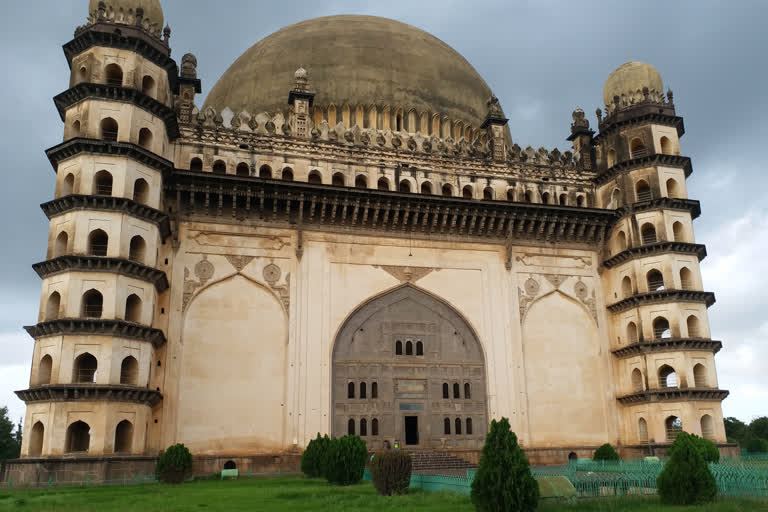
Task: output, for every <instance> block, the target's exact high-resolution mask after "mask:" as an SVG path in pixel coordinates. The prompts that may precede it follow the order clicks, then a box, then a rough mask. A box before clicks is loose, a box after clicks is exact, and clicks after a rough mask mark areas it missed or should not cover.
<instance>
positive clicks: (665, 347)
mask: <svg viewBox="0 0 768 512" xmlns="http://www.w3.org/2000/svg"><path fill="white" fill-rule="evenodd" d="M722 347H723V342H721V341H716V340H710V339H705V338H662V339H658V340H653V341H639V342H636V343H632V344H630V345H627V346H625V347H619V348H617V349H615V350H612V352H613V355H615V356H616V357H618V358H619V359H624V358H626V357H633V356H638V355H642V354H650V353H655V352H684V351H688V350H695V351H703V352H712V353H713V354H717V353H718V352H719V351H720V349H721V348H722Z"/></svg>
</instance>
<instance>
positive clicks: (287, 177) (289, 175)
mask: <svg viewBox="0 0 768 512" xmlns="http://www.w3.org/2000/svg"><path fill="white" fill-rule="evenodd" d="M282 179H283V181H293V169H291V168H290V167H286V168H285V169H283V174H282Z"/></svg>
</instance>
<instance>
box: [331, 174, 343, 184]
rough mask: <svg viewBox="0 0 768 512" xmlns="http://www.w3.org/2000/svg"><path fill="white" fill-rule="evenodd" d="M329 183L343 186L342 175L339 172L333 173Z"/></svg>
mask: <svg viewBox="0 0 768 512" xmlns="http://www.w3.org/2000/svg"><path fill="white" fill-rule="evenodd" d="M331 185H333V186H335V187H343V186H344V175H343V174H342V173H340V172H335V173H333V176H331Z"/></svg>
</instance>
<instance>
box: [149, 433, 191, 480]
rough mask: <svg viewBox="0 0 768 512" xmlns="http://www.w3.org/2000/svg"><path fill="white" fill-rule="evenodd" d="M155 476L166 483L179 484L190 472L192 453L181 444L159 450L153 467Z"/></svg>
mask: <svg viewBox="0 0 768 512" xmlns="http://www.w3.org/2000/svg"><path fill="white" fill-rule="evenodd" d="M155 471H156V472H157V477H158V478H159V479H160V480H161V481H163V482H165V483H167V484H180V483H182V482H183V481H184V480H186V478H187V477H188V476H189V475H190V474H191V473H192V454H191V453H189V449H188V448H187V447H186V446H184V445H183V444H181V443H179V444H174V445H173V446H169V447H168V449H167V450H165V451H164V452H160V457H158V459H157V466H156V467H155Z"/></svg>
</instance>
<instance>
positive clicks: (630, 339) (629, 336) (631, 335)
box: [627, 322, 637, 343]
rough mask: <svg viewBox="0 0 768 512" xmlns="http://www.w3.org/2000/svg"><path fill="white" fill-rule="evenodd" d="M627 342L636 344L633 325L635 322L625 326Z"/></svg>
mask: <svg viewBox="0 0 768 512" xmlns="http://www.w3.org/2000/svg"><path fill="white" fill-rule="evenodd" d="M627 342H629V343H637V325H635V322H629V323H628V324H627Z"/></svg>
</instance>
